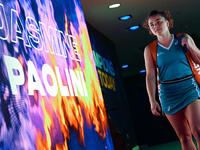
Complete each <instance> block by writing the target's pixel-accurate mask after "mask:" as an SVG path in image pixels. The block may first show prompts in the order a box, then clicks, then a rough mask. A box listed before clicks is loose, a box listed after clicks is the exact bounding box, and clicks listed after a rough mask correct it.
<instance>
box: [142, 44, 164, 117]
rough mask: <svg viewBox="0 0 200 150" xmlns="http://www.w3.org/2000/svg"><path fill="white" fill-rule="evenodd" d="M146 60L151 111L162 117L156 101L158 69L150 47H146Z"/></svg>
mask: <svg viewBox="0 0 200 150" xmlns="http://www.w3.org/2000/svg"><path fill="white" fill-rule="evenodd" d="M144 59H145V67H146V86H147V93H148V96H149V102H150V105H151V111H152V113H153V114H154V115H156V116H160V113H159V112H161V108H160V105H159V104H158V102H157V101H156V99H155V94H156V68H155V65H154V62H153V58H152V56H151V52H150V48H149V46H146V47H145V49H144Z"/></svg>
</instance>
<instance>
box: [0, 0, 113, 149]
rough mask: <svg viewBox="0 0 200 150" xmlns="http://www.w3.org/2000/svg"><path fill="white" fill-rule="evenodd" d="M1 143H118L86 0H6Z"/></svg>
mask: <svg viewBox="0 0 200 150" xmlns="http://www.w3.org/2000/svg"><path fill="white" fill-rule="evenodd" d="M0 52H1V53H0V96H1V100H0V106H1V107H0V149H15V150H18V149H20V150H22V149H26V150H35V149H39V150H41V149H42V150H43V149H45V150H49V149H56V150H61V149H62V150H63V149H64V150H68V149H72V150H79V149H81V150H82V149H83V150H84V149H92V150H98V149H99V150H103V149H110V150H112V149H113V144H112V139H111V135H110V130H109V126H108V122H107V115H106V110H105V106H104V100H103V96H102V93H101V88H100V84H99V81H98V75H97V72H96V69H95V63H94V58H93V53H92V49H91V44H90V41H89V37H88V31H87V27H86V23H85V19H84V15H83V11H82V7H81V2H80V0H0Z"/></svg>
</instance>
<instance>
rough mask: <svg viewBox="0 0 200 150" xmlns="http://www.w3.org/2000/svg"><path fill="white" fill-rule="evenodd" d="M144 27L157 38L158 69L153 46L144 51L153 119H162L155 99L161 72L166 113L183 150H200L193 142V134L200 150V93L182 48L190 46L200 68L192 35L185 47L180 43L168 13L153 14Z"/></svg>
mask: <svg viewBox="0 0 200 150" xmlns="http://www.w3.org/2000/svg"><path fill="white" fill-rule="evenodd" d="M143 26H144V27H145V28H147V29H148V30H149V32H150V33H151V34H153V35H155V36H156V37H157V67H158V68H156V66H155V64H154V61H153V58H152V55H151V52H150V47H149V45H147V46H146V47H145V50H144V58H145V67H146V85H147V92H148V96H149V102H150V105H151V111H152V113H153V115H156V116H160V115H161V114H160V113H161V107H160V106H159V104H158V102H157V101H156V99H155V93H156V81H157V80H156V77H157V75H156V70H157V72H158V74H159V78H158V81H159V83H160V84H159V98H160V101H161V106H162V110H163V111H164V113H165V115H166V117H167V119H168V120H169V122H170V123H171V125H172V126H173V128H174V130H175V132H176V134H177V136H178V137H179V140H180V142H181V146H182V149H183V150H196V147H195V145H194V143H193V141H192V134H193V136H194V137H195V139H196V141H197V145H198V149H199V150H200V99H199V98H200V91H199V88H198V86H197V84H196V82H195V80H194V78H193V77H192V71H191V68H190V65H189V63H188V61H187V58H186V56H185V54H184V51H183V48H182V47H183V46H184V45H186V46H187V48H188V49H187V50H189V51H190V53H191V57H192V59H193V61H194V62H195V63H197V64H200V51H199V49H198V48H197V47H196V45H195V43H194V41H193V39H192V38H191V37H190V36H189V35H188V34H185V36H184V37H183V38H182V41H181V42H182V43H181V44H179V43H178V40H177V39H176V38H175V36H174V35H173V34H171V33H170V31H169V29H170V28H171V27H173V19H172V18H171V16H170V13H169V12H168V11H157V10H154V11H152V12H150V14H149V15H148V17H147V18H146V21H145V23H144V25H143ZM172 81H173V82H172Z"/></svg>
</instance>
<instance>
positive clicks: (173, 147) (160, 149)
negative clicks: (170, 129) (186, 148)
mask: <svg viewBox="0 0 200 150" xmlns="http://www.w3.org/2000/svg"><path fill="white" fill-rule="evenodd" d="M194 143H195V145H196V147H197V144H196V141H195V140H194ZM141 150H182V149H181V143H180V142H179V141H176V142H171V143H166V144H162V145H157V146H152V147H147V148H142V149H141Z"/></svg>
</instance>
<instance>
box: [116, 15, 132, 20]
mask: <svg viewBox="0 0 200 150" xmlns="http://www.w3.org/2000/svg"><path fill="white" fill-rule="evenodd" d="M131 17H132V16H131V15H127V16H123V17H120V18H119V20H128V19H130V18H131Z"/></svg>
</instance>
